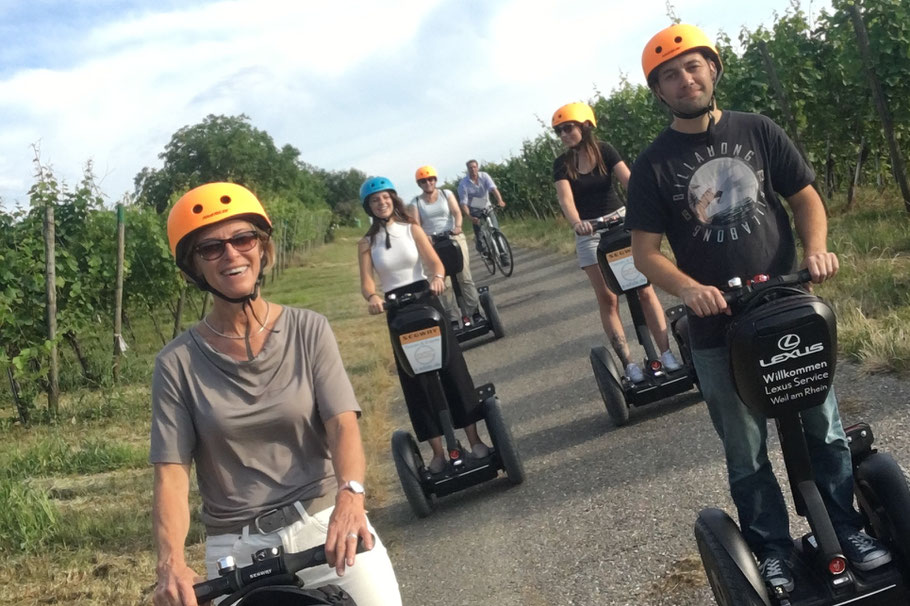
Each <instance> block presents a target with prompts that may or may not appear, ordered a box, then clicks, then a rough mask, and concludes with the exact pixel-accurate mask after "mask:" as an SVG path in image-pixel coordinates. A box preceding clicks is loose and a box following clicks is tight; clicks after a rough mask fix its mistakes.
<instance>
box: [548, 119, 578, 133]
mask: <svg viewBox="0 0 910 606" xmlns="http://www.w3.org/2000/svg"><path fill="white" fill-rule="evenodd" d="M576 126H577V124H575V123H574V122H566V123H565V124H557V125H556V126H554V127H553V132H555V133H556V134H557V135H562V134H564V133H570V132H572V129H573V128H575V127H576Z"/></svg>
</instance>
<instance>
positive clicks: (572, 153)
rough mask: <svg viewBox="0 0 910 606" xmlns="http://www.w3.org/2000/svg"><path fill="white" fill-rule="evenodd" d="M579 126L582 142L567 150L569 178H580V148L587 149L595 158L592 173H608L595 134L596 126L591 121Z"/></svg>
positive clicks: (572, 179)
mask: <svg viewBox="0 0 910 606" xmlns="http://www.w3.org/2000/svg"><path fill="white" fill-rule="evenodd" d="M578 127H579V128H580V129H581V142H579V144H578V145H576V146H575V147H570V148H569V150H568V151H567V152H566V173H568V176H569V180H570V181H574V180H575V179H577V178H578V150H579V149H583V150H585V151H587V152H588V154H589V155H590V156H591V158H593V159H594V169H593V170H592V171H591V172H592V173H595V174H598V175H606V174H607V165H606V164H605V163H604V157H603V155H602V154H601V153H600V142H599V141H598V140H597V137H595V136H594V127H593V126H591V123H590V122H585V123H584V124H579V125H578Z"/></svg>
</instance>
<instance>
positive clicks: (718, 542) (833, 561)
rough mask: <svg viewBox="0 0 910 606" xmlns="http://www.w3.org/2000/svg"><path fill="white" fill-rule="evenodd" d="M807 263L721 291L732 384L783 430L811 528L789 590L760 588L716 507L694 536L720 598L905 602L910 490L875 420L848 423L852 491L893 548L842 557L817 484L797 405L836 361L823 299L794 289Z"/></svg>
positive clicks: (761, 605)
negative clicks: (864, 564) (878, 437)
mask: <svg viewBox="0 0 910 606" xmlns="http://www.w3.org/2000/svg"><path fill="white" fill-rule="evenodd" d="M809 280H810V276H809V272H808V271H807V270H803V271H801V272H800V273H798V274H790V275H786V276H781V277H778V278H774V279H770V280H769V279H768V278H767V276H757V277H756V278H753V280H752V281H750V283H748V284H746V285H743V284H742V282H741V280H739V279H736V280H733V281H731V287H732V290H731V291H730V292H727V293H725V298H726V300H727V301H728V303H729V304H730V307H731V309H732V310H733V312H734V320H733V322H732V323H731V326H730V328H729V330H728V333H727V343H728V346H729V348H730V365H731V373H732V376H733V381H734V384H735V386H736V391H737V393H738V394H739V397H740V398H741V399H742V401H743V402H744V403H745V404H746V405H747V406H749V407H750V408H751V409H753V410H755V411H756V412H759V413H761V414H762V415H765V416H767V417H770V418H773V419H775V421H776V424H777V430H778V433H779V435H780V442H781V449H782V451H783V455H784V462H785V463H786V467H787V476H788V479H789V482H790V487H791V491H792V494H793V500H794V503H795V505H796V511H797V513H798V514H799V515H801V516H804V517H805V518H806V519H807V520H808V522H809V527H810V529H811V532H809V533H807V534H806V535H804V536H803V537H801V538H799V539H795V540H794V549H793V552H792V555H791V557H790V558H789V562H790V564H791V568H792V572H793V575H794V581H795V585H794V589H793V591H792V592H787V591H786V590H785V589H784V588H783V587H775V588H773V589H771V588H769V587H767V586H766V584H765V583H764V581H763V579H762V577H761V574H760V573H759V569H758V565H757V564H756V561H755V558H754V556H753V555H752V552H751V551H750V550H749V547H748V545H747V544H746V541H745V539H744V538H743V536H742V533H741V532H740V529H739V527H738V526H737V525H736V523H735V522H733V520H732V519H731V518H730V516H728V515H727V514H726V513H724V512H723V511H721V510H719V509H705V510H703V511H701V512H700V513H699V515H698V520H697V521H696V523H695V539H696V542H697V544H698V550H699V553H700V554H701V559H702V563H703V564H704V567H705V572H706V574H707V577H708V581H709V583H710V585H711V589H712V590H713V592H714V597H715V599H716V600H717V603H718V604H721V605H722V606H724V605H733V604H735V605H737V606H772V605H778V606H785V605H786V606H791V605H792V606H807V605H812V606H828V605H833V604H851V605H856V604H878V605H890V604H895V605H896V604H902V605H906V604H908V603H910V592H908V587H910V489H908V486H907V482H906V480H905V478H904V474H903V472H902V471H901V468H900V466H899V465H898V464H897V463H896V462H895V461H894V459H892V458H891V457H890V456H889V455H887V454H885V453H881V452H878V451H876V449H874V448H873V447H872V444H873V439H874V438H873V435H872V430H871V428H870V427H869V426H868V425H867V424H864V423H861V424H859V425H855V426H852V427H850V428H848V429H847V430H846V431H847V437H848V440H849V442H850V451H851V455H852V459H853V468H854V490H855V494H856V497H857V501H858V503H859V507H860V512H861V513H862V515H863V517H864V519H865V530H866V531H867V532H868V533H869V534H871V535H873V536H876V537H877V538H878V539H879V540H881V541H882V543H884V544H885V546H886V547H887V548H888V549H889V550H890V551H891V554H892V561H891V563H889V564H885V565H882V566H880V567H878V568H875V569H874V570H871V571H861V570H858V569H855V567H853V566H852V565H851V564H850V562H849V561H848V560H847V559H846V558H845V557H844V555H843V551H842V550H841V546H840V544H839V542H838V539H837V535H836V534H835V532H834V527H833V526H832V523H831V518H830V516H829V515H828V511H827V510H826V509H825V506H824V503H823V501H822V497H821V495H820V493H819V490H818V487H817V485H816V483H815V478H814V475H813V473H812V467H811V464H810V459H809V452H808V447H807V445H806V437H805V435H804V433H803V426H802V420H801V417H800V412H801V411H804V410H806V409H809V408H813V407H815V406H820V405H822V404H823V403H824V401H825V399H826V398H827V396H828V392H829V390H830V389H831V385H832V383H833V379H834V370H835V365H836V362H837V328H836V321H835V317H834V312H833V310H832V309H831V307H829V306H828V304H827V303H825V302H824V301H822V300H821V299H819V298H818V297H815V296H813V295H810V294H808V293H807V292H806V291H804V290H802V289H800V288H798V287H797V286H798V285H799V284H801V283H805V282H808V281H809Z"/></svg>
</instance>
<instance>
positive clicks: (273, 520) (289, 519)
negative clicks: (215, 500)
mask: <svg viewBox="0 0 910 606" xmlns="http://www.w3.org/2000/svg"><path fill="white" fill-rule="evenodd" d="M297 502H298V503H300V504H301V505H303V510H304V511H306V512H307V514H308V515H313V514H315V513H317V512H319V511H322V510H323V509H327V508H329V507H331V506H332V505H334V504H335V493H333V492H330V493H329V494H326V495H323V496H321V497H315V498H313V499H307V500H305V501H297ZM302 519H303V518H302V517H301V515H300V512H299V511H298V510H297V507H295V506H294V503H291V504H290V505H284V506H282V507H275V508H274V509H268V510H266V511H263V512H262V513H260V514H259V515H258V516H256V517H255V518H253V521H252V522H250V523H249V524H243V525H242V526H238V527H236V528H232V529H229V530H222V529H217V530H215V531H214V532H212V533H210V534H243V531H244V529H247V528H248V529H249V530H248V532H249V534H269V533H272V532H276V531H278V530H281V529H282V528H284V527H285V526H290V525H291V524H293V523H294V522H297V521H299V520H302Z"/></svg>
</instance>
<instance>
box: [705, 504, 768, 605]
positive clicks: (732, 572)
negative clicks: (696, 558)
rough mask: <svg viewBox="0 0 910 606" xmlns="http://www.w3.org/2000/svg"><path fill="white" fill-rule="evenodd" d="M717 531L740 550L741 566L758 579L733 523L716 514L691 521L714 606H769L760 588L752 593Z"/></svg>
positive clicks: (756, 567) (755, 568)
mask: <svg viewBox="0 0 910 606" xmlns="http://www.w3.org/2000/svg"><path fill="white" fill-rule="evenodd" d="M705 514H711V515H712V517H714V522H713V523H712V522H711V521H710V518H706V517H703V516H705ZM724 518H725V519H724ZM718 522H720V523H721V524H722V526H721V527H719V526H718ZM718 531H721V532H724V534H725V535H726V536H727V540H728V541H731V542H732V543H734V544H735V545H736V547H738V548H739V550H742V559H743V564H744V565H746V566H749V565H751V567H753V570H752V573H753V574H754V575H757V576H758V578H761V575H760V574H759V572H758V565H756V564H755V560H754V558H753V557H752V553H751V552H750V551H749V547H748V546H747V545H746V541H745V540H744V539H743V538H742V534H740V532H739V528H738V527H737V526H736V523H735V522H733V520H731V519H730V517H729V516H727V515H726V514H724V513H723V512H720V511H718V510H705V511H703V512H702V513H700V514H699V516H698V519H697V520H696V521H695V543H696V544H697V545H698V553H699V555H701V563H702V565H703V566H704V568H705V575H706V576H707V577H708V583H709V584H710V585H711V591H712V592H713V593H714V600H715V601H716V602H717V604H718V606H770V604H771V601H770V600H769V599H768V592H767V590H766V589H765V588H764V586H761V593H758V592H757V591H756V589H755V587H754V586H753V585H752V584H751V583H750V582H749V580H748V579H747V578H746V576H745V575H744V574H743V572H742V570H740V567H739V566H738V565H737V563H736V562H735V561H734V560H733V557H732V556H731V555H730V553H729V552H728V551H727V549H726V548H725V547H724V543H723V541H722V540H721V538H720V537H719V536H718Z"/></svg>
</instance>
